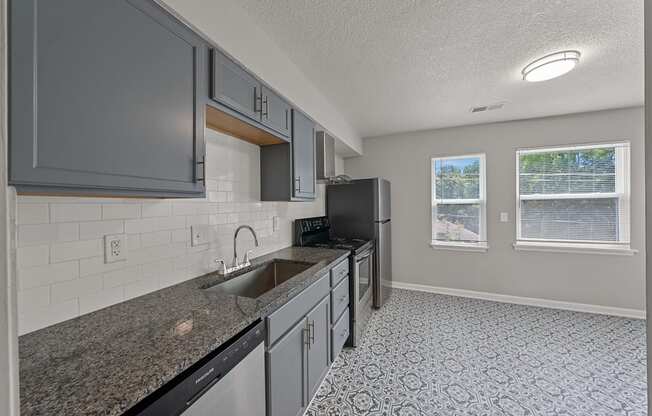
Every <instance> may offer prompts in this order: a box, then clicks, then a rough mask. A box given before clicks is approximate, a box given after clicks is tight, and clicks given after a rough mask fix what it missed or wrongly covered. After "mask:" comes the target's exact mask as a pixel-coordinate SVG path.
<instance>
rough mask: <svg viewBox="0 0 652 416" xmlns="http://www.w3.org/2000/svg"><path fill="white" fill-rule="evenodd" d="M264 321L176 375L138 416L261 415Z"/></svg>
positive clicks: (144, 405)
mask: <svg viewBox="0 0 652 416" xmlns="http://www.w3.org/2000/svg"><path fill="white" fill-rule="evenodd" d="M264 339H265V323H264V322H262V321H260V322H257V323H255V324H253V325H252V326H250V327H249V328H247V329H245V330H244V331H243V332H241V333H240V334H239V335H238V336H236V338H235V339H233V340H231V341H230V342H229V344H228V346H226V348H220V350H218V351H216V352H214V353H212V354H210V355H209V356H208V357H206V358H205V359H203V360H202V361H200V362H199V363H197V364H195V365H194V366H192V367H191V368H190V369H188V370H186V371H185V372H183V373H182V374H181V375H179V376H177V377H176V378H175V379H174V380H172V381H171V382H170V383H168V384H167V385H165V386H163V388H161V389H160V390H159V391H158V392H155V393H154V394H153V395H152V396H151V397H149V398H148V399H146V400H145V401H144V402H142V403H140V404H139V405H137V406H136V407H137V408H139V409H136V412H135V413H132V412H127V414H136V415H141V416H154V415H156V416H178V415H183V416H233V415H238V416H265V354H264V348H265V347H264V344H263V340H264Z"/></svg>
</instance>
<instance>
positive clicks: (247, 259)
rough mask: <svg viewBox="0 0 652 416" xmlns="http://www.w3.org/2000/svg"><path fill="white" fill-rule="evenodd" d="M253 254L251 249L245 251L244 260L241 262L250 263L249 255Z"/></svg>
mask: <svg viewBox="0 0 652 416" xmlns="http://www.w3.org/2000/svg"><path fill="white" fill-rule="evenodd" d="M251 254H253V250H247V252H246V253H245V255H244V260H243V261H242V264H251V259H250V258H249V256H250V255H251Z"/></svg>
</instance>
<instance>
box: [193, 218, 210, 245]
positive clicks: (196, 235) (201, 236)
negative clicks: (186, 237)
mask: <svg viewBox="0 0 652 416" xmlns="http://www.w3.org/2000/svg"><path fill="white" fill-rule="evenodd" d="M190 233H191V234H190V236H191V237H190V244H191V245H192V246H193V247H197V246H203V245H204V244H208V243H210V242H211V228H210V226H208V225H205V224H199V225H193V226H191V227H190Z"/></svg>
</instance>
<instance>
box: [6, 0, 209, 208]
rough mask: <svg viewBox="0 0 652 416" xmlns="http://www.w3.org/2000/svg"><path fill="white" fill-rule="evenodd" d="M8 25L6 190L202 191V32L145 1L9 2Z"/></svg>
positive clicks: (177, 194) (185, 193) (174, 194)
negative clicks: (7, 160) (7, 150)
mask: <svg viewBox="0 0 652 416" xmlns="http://www.w3.org/2000/svg"><path fill="white" fill-rule="evenodd" d="M37 11H38V12H37ZM9 18H10V36H9V39H10V45H9V47H10V53H9V57H10V62H9V65H10V79H9V97H10V98H9V123H10V124H9V146H10V149H9V150H10V153H9V166H10V169H9V183H10V184H11V185H15V186H16V187H17V189H18V191H19V192H36V193H44V192H45V193H73V194H100V195H140V196H156V197H159V196H160V197H166V196H168V197H196V196H199V195H203V194H204V192H205V186H204V182H203V171H204V169H203V162H204V154H205V153H204V124H205V123H204V108H203V103H204V100H205V99H204V98H203V97H204V96H205V92H204V91H207V86H206V85H205V79H206V77H205V71H206V68H207V67H208V64H207V62H206V55H207V49H208V48H207V46H206V44H205V43H204V41H203V40H202V39H201V38H200V37H199V36H198V35H197V34H195V33H194V32H193V31H191V30H190V29H189V28H188V27H186V26H185V25H183V24H182V23H181V22H179V21H178V20H177V19H175V18H174V17H173V16H172V15H170V14H169V13H167V12H166V11H165V10H163V9H162V8H161V7H160V6H158V5H156V4H155V3H154V2H152V1H147V0H112V1H105V0H58V1H56V2H55V1H49V0H12V1H10V3H9Z"/></svg>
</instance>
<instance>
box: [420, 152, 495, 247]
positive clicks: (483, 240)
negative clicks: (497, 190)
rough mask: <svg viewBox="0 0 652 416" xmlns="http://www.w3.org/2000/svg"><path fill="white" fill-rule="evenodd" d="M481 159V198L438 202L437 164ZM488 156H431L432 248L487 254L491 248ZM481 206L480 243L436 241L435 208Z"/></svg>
mask: <svg viewBox="0 0 652 416" xmlns="http://www.w3.org/2000/svg"><path fill="white" fill-rule="evenodd" d="M473 158H478V159H480V172H479V186H480V189H479V195H478V196H479V198H473V199H442V200H441V201H447V202H445V203H442V202H439V203H437V202H438V200H437V188H436V187H437V177H436V176H437V175H436V173H435V172H436V171H435V163H436V162H437V161H444V160H456V159H473ZM486 160H487V156H486V153H467V154H462V155H454V156H440V155H438V156H431V157H430V203H429V207H428V208H429V212H430V214H429V215H430V246H431V247H432V248H441V249H445V250H459V251H480V252H486V251H487V250H488V248H489V246H488V244H487V161H486ZM452 204H457V205H467V204H468V205H472V204H479V205H480V218H479V230H480V241H477V242H474V241H445V240H436V239H434V236H433V235H432V230H433V227H434V225H435V219H434V218H433V215H432V210H433V208H436V206H437V205H452Z"/></svg>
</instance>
